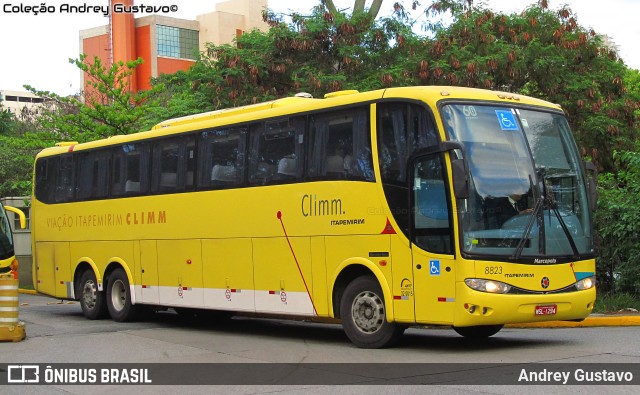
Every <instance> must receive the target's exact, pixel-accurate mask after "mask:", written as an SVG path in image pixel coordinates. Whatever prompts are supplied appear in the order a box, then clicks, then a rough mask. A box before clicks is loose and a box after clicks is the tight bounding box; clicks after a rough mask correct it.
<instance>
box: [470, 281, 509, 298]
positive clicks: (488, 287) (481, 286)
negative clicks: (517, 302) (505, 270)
mask: <svg viewBox="0 0 640 395" xmlns="http://www.w3.org/2000/svg"><path fill="white" fill-rule="evenodd" d="M464 282H465V284H467V286H468V287H469V288H471V289H475V290H476V291H480V292H489V293H493V294H506V293H508V292H509V291H510V290H511V285H508V284H505V283H501V282H500V281H494V280H483V279H481V278H468V279H466V280H464Z"/></svg>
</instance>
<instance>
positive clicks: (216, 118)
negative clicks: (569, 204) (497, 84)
mask: <svg viewBox="0 0 640 395" xmlns="http://www.w3.org/2000/svg"><path fill="white" fill-rule="evenodd" d="M382 98H389V99H391V98H405V99H414V100H420V101H423V102H425V103H427V104H429V105H431V106H436V105H437V103H438V102H439V101H442V100H482V101H487V102H494V103H496V102H505V103H509V104H511V105H513V104H522V105H532V106H539V107H546V108H550V109H554V110H561V108H560V106H559V105H557V104H553V103H550V102H548V101H544V100H540V99H535V98H532V97H528V96H523V95H519V94H515V93H510V92H500V91H491V90H485V89H477V88H466V87H456V86H412V87H399V88H387V89H380V90H376V91H369V92H358V91H355V90H349V91H339V92H332V93H329V94H327V95H325V98H324V99H314V98H311V97H310V95H307V94H299V95H296V96H294V97H286V98H282V99H277V100H272V101H268V102H264V103H258V104H251V105H247V106H241V107H234V108H227V109H222V110H216V111H210V112H205V113H201V114H194V115H188V116H184V117H179V118H173V119H168V120H166V121H163V122H160V123H159V124H157V125H155V126H154V127H153V128H152V129H151V130H150V131H145V132H139V133H134V134H130V135H126V136H124V135H119V136H113V137H110V138H106V139H102V140H96V141H92V142H88V143H82V144H76V143H75V142H70V143H62V144H60V143H59V144H56V147H52V148H46V149H44V150H42V151H41V152H40V153H39V154H38V157H40V156H49V155H55V154H62V153H65V152H71V151H75V150H84V149H91V148H97V147H102V146H109V145H115V144H122V143H126V142H133V141H138V140H144V139H148V138H152V137H160V136H164V135H172V134H175V133H182V132H187V131H193V130H199V129H206V128H211V127H219V126H223V125H227V124H234V123H244V122H250V121H253V120H258V119H265V118H272V117H280V116H286V115H291V114H296V113H304V112H308V111H314V110H322V109H325V108H332V107H338V106H344V105H349V104H357V103H361V102H369V101H373V100H376V99H382Z"/></svg>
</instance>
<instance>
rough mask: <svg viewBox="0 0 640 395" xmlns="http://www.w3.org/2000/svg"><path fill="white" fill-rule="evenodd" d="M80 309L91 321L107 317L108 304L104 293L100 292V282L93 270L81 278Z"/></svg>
mask: <svg viewBox="0 0 640 395" xmlns="http://www.w3.org/2000/svg"><path fill="white" fill-rule="evenodd" d="M79 297H80V307H81V308H82V314H84V316H85V317H87V318H88V319H90V320H98V319H100V318H104V317H106V316H107V302H106V299H105V295H104V292H103V291H99V290H98V281H97V280H96V275H95V274H94V273H93V271H92V270H85V271H84V273H82V276H80V295H79Z"/></svg>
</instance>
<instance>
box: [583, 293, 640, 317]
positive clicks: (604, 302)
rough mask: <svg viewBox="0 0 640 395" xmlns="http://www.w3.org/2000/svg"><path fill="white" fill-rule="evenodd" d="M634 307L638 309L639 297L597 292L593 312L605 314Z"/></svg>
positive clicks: (639, 305) (639, 304)
mask: <svg viewBox="0 0 640 395" xmlns="http://www.w3.org/2000/svg"><path fill="white" fill-rule="evenodd" d="M629 308H632V309H636V310H638V311H640V297H637V296H634V295H631V294H627V293H618V294H598V296H597V298H596V307H595V308H594V309H593V312H594V313H600V314H607V313H617V312H619V311H620V310H624V309H629Z"/></svg>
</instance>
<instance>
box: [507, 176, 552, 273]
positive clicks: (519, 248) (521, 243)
mask: <svg viewBox="0 0 640 395" xmlns="http://www.w3.org/2000/svg"><path fill="white" fill-rule="evenodd" d="M529 189H530V190H531V193H532V194H533V196H534V197H535V199H536V205H535V207H534V208H533V212H532V213H531V217H530V218H529V222H527V226H526V227H525V228H524V233H523V234H522V237H521V238H520V241H519V242H518V245H517V246H516V250H515V251H514V252H513V255H511V259H513V260H516V259H520V255H522V250H524V246H525V245H526V244H527V239H528V238H529V235H530V234H531V229H533V223H534V221H535V220H536V218H538V216H539V215H540V212H541V210H542V207H543V205H544V204H543V203H544V200H543V199H542V197H541V196H540V195H539V193H538V192H537V189H535V188H534V187H533V179H532V178H531V174H529Z"/></svg>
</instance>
